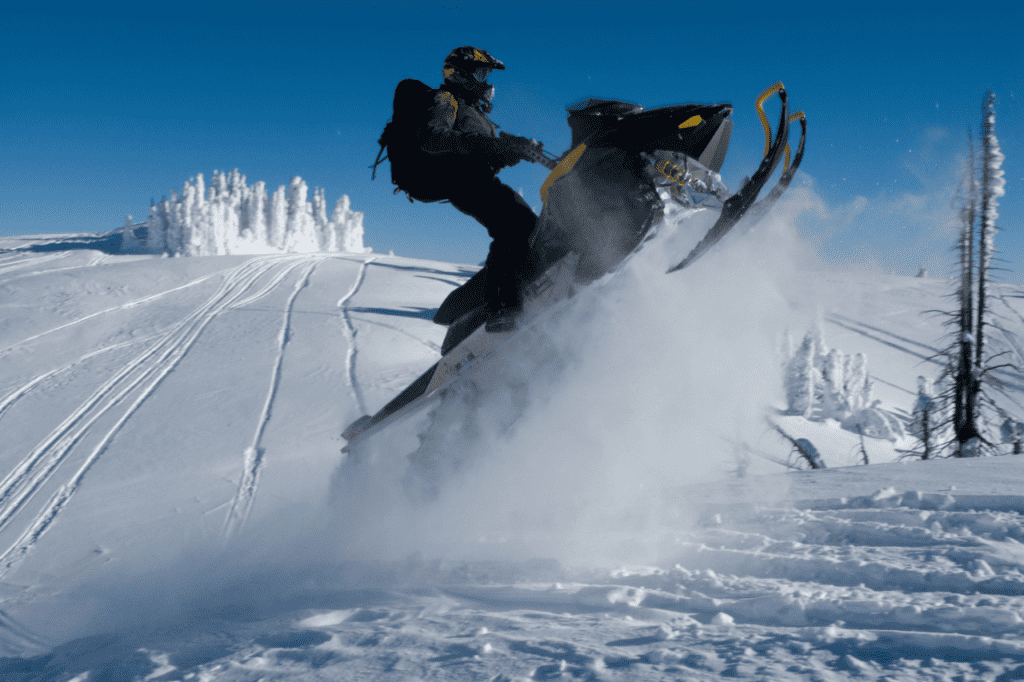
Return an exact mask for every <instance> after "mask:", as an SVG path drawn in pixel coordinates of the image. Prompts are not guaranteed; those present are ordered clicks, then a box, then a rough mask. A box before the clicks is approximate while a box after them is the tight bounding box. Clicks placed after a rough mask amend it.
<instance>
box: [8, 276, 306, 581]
mask: <svg viewBox="0 0 1024 682" xmlns="http://www.w3.org/2000/svg"><path fill="white" fill-rule="evenodd" d="M308 260H309V257H308V256H265V257H259V258H253V259H250V260H247V261H245V262H244V263H242V264H241V265H239V266H237V267H235V268H233V269H232V270H230V271H228V273H227V275H226V276H225V277H224V281H223V282H222V284H221V286H220V288H219V289H218V290H217V292H216V293H214V294H213V295H212V296H211V297H210V298H209V299H207V300H206V301H205V302H204V303H203V304H202V305H200V306H199V307H198V308H197V309H195V310H194V311H193V312H192V313H191V314H189V315H187V316H186V317H185V318H184V319H182V320H181V321H180V322H178V323H177V324H175V325H174V326H172V327H171V328H170V329H168V330H166V331H165V332H163V333H161V334H160V336H159V338H158V340H157V341H156V342H155V343H154V344H152V345H151V346H150V347H149V348H148V349H146V350H145V351H144V352H142V353H141V354H139V355H138V356H136V357H135V358H134V359H132V360H130V361H128V362H126V363H125V364H124V365H123V366H122V368H121V369H120V370H119V371H118V372H117V373H116V374H114V376H112V377H110V378H109V379H107V380H106V381H105V382H104V383H103V384H102V385H101V386H100V387H99V388H97V389H96V390H95V391H93V393H92V394H91V395H90V396H89V397H88V398H87V399H86V400H85V401H84V402H83V403H81V404H80V405H79V406H78V407H77V408H76V409H75V410H74V411H73V412H72V413H71V414H70V415H69V416H68V417H67V418H66V419H64V421H63V422H61V424H60V425H59V426H58V427H57V428H55V429H54V430H53V431H52V432H51V433H50V434H49V435H48V436H47V437H45V438H44V439H43V440H42V441H41V442H40V443H39V444H38V445H36V447H34V448H33V449H32V451H31V452H30V453H29V454H28V455H27V456H26V457H25V458H23V459H22V461H21V462H20V463H18V464H17V465H16V466H15V467H14V468H13V470H12V471H11V472H10V473H9V474H8V475H7V476H6V477H5V478H4V479H3V480H2V481H0V530H3V529H5V528H6V527H7V526H8V525H10V524H11V523H12V521H13V520H14V519H15V517H16V516H17V514H18V512H19V510H21V509H22V507H23V506H24V505H25V504H26V503H27V502H28V501H29V500H30V499H32V497H33V496H34V495H35V494H36V492H37V491H38V490H39V489H40V488H41V487H42V486H43V484H45V483H46V482H47V481H48V480H49V479H50V478H51V476H53V475H54V473H55V472H56V471H57V470H58V468H59V467H60V466H61V465H62V464H63V463H64V461H65V460H66V459H67V457H68V455H69V453H70V452H71V451H72V450H73V449H74V447H75V446H76V445H77V444H78V443H79V442H80V441H81V440H82V439H83V438H84V437H85V435H86V434H87V433H88V432H89V431H90V429H91V428H92V426H93V425H94V424H95V423H96V421H97V420H99V419H100V418H101V417H104V416H106V415H108V413H112V412H113V411H114V410H115V409H118V408H120V415H119V416H118V417H117V419H116V422H115V424H114V425H113V426H112V427H111V428H110V429H109V430H108V431H107V432H106V433H105V434H104V435H103V436H102V437H101V439H100V440H99V442H98V443H97V444H96V445H95V446H94V447H93V449H92V451H91V452H90V453H89V454H88V455H87V456H86V457H85V459H84V461H83V462H82V463H81V464H80V465H79V467H78V469H77V470H76V471H75V472H74V473H73V474H72V475H71V476H70V477H69V478H68V479H66V480H65V482H64V483H63V484H62V485H61V486H60V487H59V488H58V490H57V491H56V492H55V493H54V494H53V495H52V497H51V498H50V499H49V501H48V502H47V503H46V504H45V505H44V507H43V509H42V511H40V512H39V513H38V514H36V516H35V517H34V519H33V520H32V521H31V522H30V523H29V524H28V527H27V529H26V530H25V531H24V532H23V533H22V534H21V536H20V537H19V538H18V539H17V540H16V541H15V542H14V544H12V545H11V546H10V547H9V548H8V549H7V550H5V551H4V552H3V553H2V554H0V576H3V575H4V574H5V573H6V572H7V571H8V570H10V568H11V567H12V566H13V565H15V564H16V563H17V562H18V561H19V560H20V559H21V558H22V557H24V556H25V555H26V554H27V553H28V552H29V551H30V550H31V548H32V547H33V546H34V545H35V543H36V542H37V541H38V540H39V538H40V537H41V536H42V535H43V533H45V532H46V530H47V529H48V528H49V527H50V525H51V524H52V523H53V521H54V519H55V518H56V517H57V516H58V515H59V514H60V512H61V511H62V510H63V509H64V508H65V507H66V506H67V504H68V502H69V501H70V500H71V498H72V497H73V495H74V494H75V492H76V491H77V490H78V488H79V486H80V485H81V482H82V479H83V478H84V476H85V474H86V473H87V472H88V471H89V469H90V468H91V467H92V465H93V464H94V463H95V462H96V460H97V459H98V458H99V457H100V455H102V453H103V451H104V450H105V449H106V447H107V445H108V444H109V443H110V441H111V440H112V439H113V438H114V436H115V435H116V434H117V433H118V432H119V431H120V430H121V428H122V427H123V426H124V424H125V423H126V422H127V420H128V419H129V418H130V417H131V415H132V414H133V413H134V412H135V411H136V410H137V409H138V408H139V406H140V405H142V403H143V402H144V401H145V400H146V399H147V398H148V397H149V396H150V395H151V394H152V393H153V391H154V390H156V388H157V386H159V384H160V383H161V381H163V379H164V378H165V377H166V376H167V375H168V374H170V372H171V371H173V370H174V368H175V367H176V366H177V365H178V363H179V362H180V361H181V359H182V358H183V357H184V356H185V354H186V353H187V352H188V350H189V349H190V348H191V347H192V345H193V344H194V343H195V341H196V339H198V338H199V335H200V334H201V333H202V331H203V330H204V329H205V328H206V327H207V325H209V323H210V322H212V321H213V320H214V319H215V318H216V317H217V316H218V315H219V314H220V313H221V312H223V311H225V310H228V309H230V308H234V307H237V306H238V305H239V304H240V303H248V302H251V301H252V300H255V298H256V296H254V295H251V294H249V291H250V290H251V289H252V288H253V287H254V286H256V285H257V284H258V283H259V282H260V281H261V280H262V279H263V278H264V277H265V275H267V274H268V273H271V272H272V271H274V270H275V269H277V272H274V274H273V277H272V278H271V281H270V283H267V284H264V285H263V286H262V287H261V288H260V289H258V290H257V294H262V295H265V294H267V293H269V292H270V291H271V290H272V289H273V287H274V286H276V285H277V284H279V283H280V282H281V281H282V280H283V279H284V278H286V277H287V276H288V274H290V273H291V272H292V271H293V270H294V269H295V268H297V267H299V266H300V265H301V264H302V263H303V262H308ZM221 274H223V273H221ZM214 276H216V275H214ZM201 279H206V278H201ZM194 283H195V282H194V281H193V282H191V283H189V284H188V285H183V286H182V287H177V288H176V289H180V288H184V287H185V286H190V285H191V284H194ZM169 291H170V290H169ZM165 293H168V292H162V294H157V295H155V296H153V297H147V298H146V299H139V300H138V301H135V302H132V303H130V304H126V305H137V304H138V303H140V302H142V301H144V300H151V299H153V298H155V297H157V296H160V295H163V294H165ZM122 307H123V306H122ZM102 312H105V311H101V313H95V314H93V315H90V316H87V317H94V316H95V315H97V314H102ZM84 319H87V318H80V319H79V320H77V321H76V322H80V321H82V320H84ZM74 323H75V322H73V323H69V324H74ZM64 326H67V325H64ZM39 336H41V335H39ZM29 383H30V384H31V383H32V382H29Z"/></svg>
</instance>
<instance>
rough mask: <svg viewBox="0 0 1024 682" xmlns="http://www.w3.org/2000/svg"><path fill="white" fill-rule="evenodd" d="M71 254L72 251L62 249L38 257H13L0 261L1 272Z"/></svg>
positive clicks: (39, 263)
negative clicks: (6, 260) (49, 254)
mask: <svg viewBox="0 0 1024 682" xmlns="http://www.w3.org/2000/svg"><path fill="white" fill-rule="evenodd" d="M70 255H71V252H70V251H62V252H61V253H55V254H53V255H52V256H39V257H38V258H31V257H30V258H18V259H12V260H11V261H8V262H4V263H0V272H7V271H8V270H16V269H18V268H20V267H23V266H26V265H41V264H43V263H49V262H50V261H54V260H60V259H61V258H67V257H68V256H70Z"/></svg>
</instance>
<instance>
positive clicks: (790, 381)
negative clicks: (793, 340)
mask: <svg viewBox="0 0 1024 682" xmlns="http://www.w3.org/2000/svg"><path fill="white" fill-rule="evenodd" d="M814 347H815V343H814V337H813V336H811V335H810V334H809V333H808V334H807V335H806V336H804V340H803V341H802V342H801V343H800V346H799V348H797V349H796V352H795V353H794V354H793V359H792V360H790V362H789V367H788V368H787V371H786V402H787V403H788V404H789V413H790V414H796V415H800V416H801V417H807V418H810V416H811V413H812V412H813V410H814V395H815V387H816V384H817V381H816V376H817V373H818V372H817V370H816V369H815V368H814Z"/></svg>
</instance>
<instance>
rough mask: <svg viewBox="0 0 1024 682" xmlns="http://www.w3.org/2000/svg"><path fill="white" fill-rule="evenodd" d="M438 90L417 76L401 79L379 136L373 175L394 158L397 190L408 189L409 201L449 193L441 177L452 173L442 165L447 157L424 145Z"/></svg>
mask: <svg viewBox="0 0 1024 682" xmlns="http://www.w3.org/2000/svg"><path fill="white" fill-rule="evenodd" d="M436 94H437V90H435V89H434V88H432V87H430V86H429V85H426V84H425V83H422V82H420V81H418V80H416V79H415V78H406V79H405V80H403V81H402V82H401V83H399V84H398V87H396V88H395V101H394V111H393V113H392V115H391V120H390V121H388V124H387V125H386V126H384V132H383V133H382V134H381V136H380V140H378V143H379V144H380V152H378V153H377V159H376V160H375V161H374V163H373V174H372V176H371V179H374V178H376V177H377V166H379V165H380V164H381V163H382V162H383V161H384V159H387V160H388V161H390V162H391V182H392V183H393V184H394V185H396V187H395V193H396V194H397V193H398V192H400V191H401V192H405V194H406V196H408V197H409V201H412V200H413V199H419V200H420V201H424V202H431V201H438V200H439V199H443V198H445V196H446V194H447V193H446V192H445V191H444V188H443V187H441V186H440V180H441V179H442V178H444V177H446V176H447V175H448V174H447V173H446V172H445V171H446V170H448V169H445V168H442V167H441V166H443V165H445V164H446V161H447V160H446V159H442V158H440V157H439V156H435V155H433V154H428V153H427V152H425V151H423V150H422V149H420V139H419V132H420V131H421V130H422V129H423V128H424V127H425V126H426V124H427V117H428V116H429V115H430V108H431V106H432V105H433V103H434V97H435V96H436ZM385 150H387V153H386V154H385ZM382 155H383V158H381V156H382Z"/></svg>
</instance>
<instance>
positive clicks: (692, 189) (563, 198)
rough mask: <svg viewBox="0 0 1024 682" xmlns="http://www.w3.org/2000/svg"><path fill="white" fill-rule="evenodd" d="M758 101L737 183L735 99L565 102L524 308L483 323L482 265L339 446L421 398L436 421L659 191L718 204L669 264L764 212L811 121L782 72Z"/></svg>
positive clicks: (420, 406)
mask: <svg viewBox="0 0 1024 682" xmlns="http://www.w3.org/2000/svg"><path fill="white" fill-rule="evenodd" d="M772 95H777V96H778V98H779V100H780V102H781V113H780V115H779V120H778V124H777V126H776V129H775V134H774V135H772V131H771V126H770V124H769V122H768V118H767V116H766V114H765V112H764V102H765V101H766V100H767V99H768V98H769V97H771V96H772ZM756 108H757V112H758V115H759V117H760V119H761V123H762V125H763V127H764V131H765V138H766V141H765V153H764V158H763V159H762V160H761V163H760V165H759V166H758V168H757V170H756V171H755V172H754V174H753V175H752V176H750V177H749V179H746V180H745V182H744V183H743V186H742V187H741V188H740V190H739V191H738V192H736V193H735V194H733V193H731V192H730V191H729V190H728V188H727V187H726V186H725V185H724V184H723V183H722V180H721V176H720V175H719V171H720V170H721V168H722V165H723V163H724V161H725V155H726V151H727V150H728V147H729V141H730V138H731V134H732V119H731V118H730V116H731V114H732V111H733V107H732V105H730V104H685V105H678V106H668V107H661V108H656V109H650V110H645V109H644V108H643V107H642V106H640V105H637V104H630V103H628V102H622V101H617V100H605V99H587V100H583V101H580V102H578V103H576V104H573V105H571V106H569V107H568V113H569V117H568V122H569V127H570V128H571V131H572V141H571V145H570V149H569V151H567V152H566V153H565V154H563V155H562V156H561V157H558V158H555V157H552V156H549V155H548V154H547V153H546V152H544V151H543V147H542V146H540V147H538V150H537V154H538V156H537V157H536V158H535V159H532V160H535V161H538V162H540V163H542V164H544V165H545V166H547V167H548V168H549V169H550V170H551V173H550V175H549V176H548V177H547V179H546V180H545V181H544V183H543V185H542V186H541V188H540V194H541V199H542V201H543V209H542V210H541V214H540V216H539V218H538V220H537V227H536V228H535V230H534V232H533V234H532V235H531V238H530V239H531V252H530V257H529V260H528V263H527V266H526V271H525V273H524V276H523V281H524V282H525V289H524V304H523V313H522V315H521V317H520V320H519V322H518V325H517V327H516V329H514V330H511V331H507V332H498V333H490V332H487V331H486V330H485V328H484V322H485V320H486V317H487V313H486V306H485V301H484V282H485V277H486V275H485V274H484V270H481V271H480V272H478V273H477V274H476V275H474V276H473V277H471V278H470V279H469V280H468V281H467V282H466V283H465V284H464V285H462V286H461V287H459V288H458V289H456V290H455V291H453V292H452V293H451V294H450V295H449V296H448V297H447V298H446V299H445V300H444V302H443V303H442V304H441V307H440V308H439V309H438V311H437V313H436V314H435V315H434V322H436V323H438V324H441V325H445V326H447V327H448V332H447V334H446V336H445V339H444V342H443V344H442V347H441V353H442V357H441V359H440V360H439V361H438V362H437V363H436V364H435V365H434V366H432V367H431V368H430V369H428V370H427V371H426V372H424V373H423V374H422V375H421V376H420V377H419V378H418V379H416V380H415V381H414V382H413V383H412V384H410V385H409V386H408V387H407V388H406V389H405V390H404V391H402V392H401V393H400V394H399V395H398V396H397V397H395V398H394V399H393V400H392V401H391V402H389V403H388V404H387V405H385V406H384V407H383V408H381V409H380V411H378V412H377V413H376V414H374V415H372V416H371V415H365V416H362V417H360V418H359V419H357V420H355V421H354V422H353V423H352V424H350V425H349V426H348V427H347V428H346V429H345V430H344V432H343V433H342V437H343V438H345V440H346V441H348V443H347V445H346V446H345V448H343V450H342V451H343V452H346V453H349V455H350V457H352V456H353V455H355V450H354V448H355V446H357V445H358V444H359V443H361V442H363V441H365V440H366V439H367V438H369V437H370V436H372V435H373V434H375V433H377V432H379V431H381V430H383V429H384V428H386V427H388V426H389V425H392V424H395V423H396V422H400V421H402V420H404V419H406V418H408V417H411V416H413V415H414V414H419V413H421V412H422V411H424V410H427V409H433V410H435V415H436V416H437V418H436V419H435V421H443V420H440V419H439V417H440V415H437V414H436V413H437V410H438V409H439V408H441V407H442V405H443V404H444V403H445V402H446V401H449V402H452V401H454V398H453V396H454V394H455V393H457V392H458V391H457V390H455V389H457V388H458V387H459V386H460V385H462V384H465V383H466V378H467V377H468V376H470V375H471V374H472V373H473V372H474V369H475V368H479V367H480V366H481V364H482V363H485V362H486V361H487V360H488V358H491V357H492V356H494V355H495V354H499V355H500V354H501V350H502V348H503V347H508V344H517V343H520V342H524V341H526V340H527V339H530V334H531V331H536V329H537V328H538V327H539V326H540V325H542V324H543V323H544V321H545V320H547V319H550V318H551V316H552V315H554V314H556V312H557V311H558V310H559V309H564V303H565V301H566V300H567V299H569V298H571V297H572V296H573V295H574V294H575V292H576V291H578V290H579V289H580V288H581V287H584V286H586V285H588V284H589V283H591V282H593V281H594V280H596V279H598V278H600V277H602V276H603V275H606V274H608V273H609V272H612V271H614V270H615V269H617V268H619V267H621V266H622V264H623V263H624V262H625V261H626V260H627V259H628V258H629V256H630V255H631V254H633V253H635V252H636V251H637V250H638V249H639V248H640V247H641V246H642V244H643V243H644V241H645V240H647V239H649V238H650V237H651V236H652V235H653V232H654V228H655V227H656V225H657V224H658V223H659V222H660V221H661V219H662V217H663V215H664V210H665V202H666V201H674V202H676V203H677V204H679V205H681V206H683V207H685V208H691V209H710V210H714V211H718V212H719V216H718V218H717V220H716V221H715V223H714V224H713V225H712V227H711V228H710V229H709V230H708V232H707V233H706V234H705V236H704V237H703V239H701V241H700V242H699V243H698V244H697V245H696V246H695V247H694V248H693V249H692V250H691V251H690V253H689V254H688V255H687V256H686V257H685V258H684V259H683V260H681V261H680V262H679V263H678V264H677V265H675V266H674V267H672V268H670V269H669V271H668V272H675V271H677V270H681V269H683V268H686V267H688V266H689V265H691V264H692V263H694V262H695V261H696V260H697V259H698V258H700V257H701V256H702V255H703V254H705V253H707V251H708V250H709V249H710V248H711V247H712V246H714V245H715V244H717V243H718V242H719V241H720V240H721V239H722V238H723V237H724V236H725V235H726V234H727V233H728V232H729V231H730V230H731V229H732V228H733V227H734V226H735V225H736V224H737V223H738V222H739V221H740V219H741V218H743V217H744V216H747V217H748V218H749V219H750V220H751V221H756V220H759V219H760V218H761V217H763V216H764V215H765V214H766V213H767V212H768V210H769V209H770V208H771V207H772V205H773V204H774V203H775V202H776V201H777V200H778V199H779V197H781V196H782V194H783V192H785V190H786V188H787V187H788V186H789V184H790V182H791V181H792V179H793V176H794V175H795V173H796V171H797V169H798V168H799V166H800V161H801V160H802V158H803V151H804V139H805V137H806V133H807V122H806V117H805V116H804V114H803V112H797V113H794V114H792V115H790V114H789V113H788V104H787V95H786V90H785V88H784V87H783V85H782V84H781V83H777V84H775V85H773V86H771V87H770V88H768V89H767V90H765V91H764V92H763V93H761V95H760V96H759V97H758V99H757V103H756ZM797 120H799V122H800V126H801V131H800V140H799V143H798V144H797V148H796V152H795V154H793V157H792V162H790V147H789V143H788V138H789V125H790V123H792V122H794V121H797ZM783 160H784V163H783ZM780 163H783V171H782V174H781V177H780V178H779V180H778V182H777V184H776V185H775V187H774V188H773V189H772V190H771V191H770V192H769V193H768V194H767V195H766V196H765V197H764V198H763V199H761V200H760V201H758V200H757V197H758V194H759V193H760V191H761V189H762V188H763V187H764V185H765V184H766V183H767V181H768V179H769V178H770V177H771V175H772V173H773V172H774V171H775V170H776V168H777V167H778V166H779V164H780ZM560 304H561V305H560ZM527 342H528V341H527ZM463 392H465V391H463ZM463 402H464V401H463ZM440 428H444V427H443V425H442V426H441V427H440ZM420 440H421V447H420V450H418V451H417V452H416V453H413V456H412V459H413V462H414V463H415V462H417V460H418V462H419V464H420V465H421V466H425V467H433V466H436V464H437V462H434V461H432V459H433V458H434V457H435V456H436V453H428V452H424V450H425V449H429V448H428V447H427V446H428V442H429V441H430V440H431V437H430V434H429V433H428V434H426V435H421V437H420Z"/></svg>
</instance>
